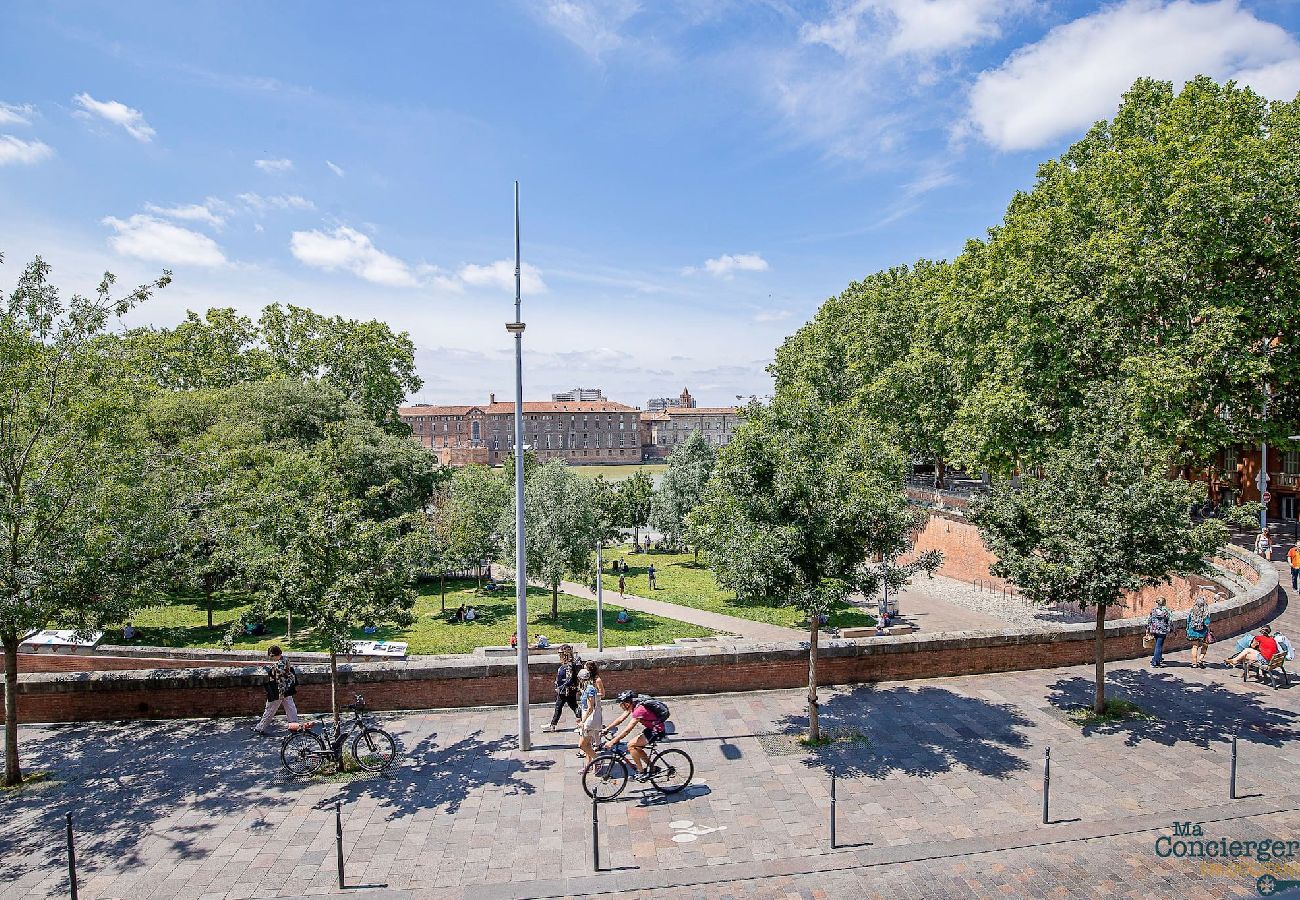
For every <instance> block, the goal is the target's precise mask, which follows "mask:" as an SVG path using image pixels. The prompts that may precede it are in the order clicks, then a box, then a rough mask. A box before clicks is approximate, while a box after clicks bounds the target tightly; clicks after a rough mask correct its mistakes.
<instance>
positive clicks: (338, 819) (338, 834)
mask: <svg viewBox="0 0 1300 900" xmlns="http://www.w3.org/2000/svg"><path fill="white" fill-rule="evenodd" d="M334 848H335V850H336V851H337V853H338V862H339V889H340V890H342V888H343V804H342V803H339V802H337V801H336V802H335V803H334Z"/></svg>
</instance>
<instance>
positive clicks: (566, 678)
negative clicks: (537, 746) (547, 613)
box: [542, 644, 581, 731]
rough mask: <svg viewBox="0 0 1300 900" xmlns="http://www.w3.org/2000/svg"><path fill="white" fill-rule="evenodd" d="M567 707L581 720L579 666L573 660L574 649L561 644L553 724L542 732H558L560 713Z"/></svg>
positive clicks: (556, 677)
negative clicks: (579, 708)
mask: <svg viewBox="0 0 1300 900" xmlns="http://www.w3.org/2000/svg"><path fill="white" fill-rule="evenodd" d="M566 705H567V706H568V707H569V709H571V710H573V715H574V717H575V718H581V716H580V715H579V713H578V666H577V665H576V664H575V660H574V658H573V648H572V647H571V646H569V645H568V644H561V645H560V667H559V669H557V670H556V671H555V713H554V714H553V715H552V716H551V724H549V725H547V726H546V727H544V728H543V729H542V731H555V730H556V727H557V726H558V725H559V724H560V713H561V712H563V711H564V707H565V706H566Z"/></svg>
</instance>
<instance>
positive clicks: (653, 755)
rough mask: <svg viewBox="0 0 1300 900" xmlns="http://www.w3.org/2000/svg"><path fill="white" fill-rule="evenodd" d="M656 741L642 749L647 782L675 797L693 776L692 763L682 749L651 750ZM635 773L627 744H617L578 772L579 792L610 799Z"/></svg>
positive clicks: (693, 768)
mask: <svg viewBox="0 0 1300 900" xmlns="http://www.w3.org/2000/svg"><path fill="white" fill-rule="evenodd" d="M659 740H661V738H656V739H655V740H653V741H651V742H650V743H649V745H648V746H647V747H646V751H647V753H648V754H649V756H650V783H651V784H652V785H654V786H655V789H656V790H658V791H661V792H662V793H665V794H676V793H677V792H678V791H680V790H682V789H683V788H685V787H686V786H687V785H688V784H690V783H691V779H692V778H694V777H695V763H694V762H692V761H691V758H690V756H689V755H688V754H687V753H686V751H685V750H678V749H677V748H676V747H672V748H669V749H668V750H655V744H656V743H658V741H659ZM635 771H636V766H634V765H633V764H632V760H631V759H630V758H629V757H628V750H627V744H625V743H623V742H622V741H619V742H618V743H617V744H615V745H614V746H613V747H612V748H610V749H608V750H603V751H601V752H600V753H599V754H597V756H596V758H595V759H593V760H592V761H591V762H589V763H587V768H585V769H583V770H582V789H583V790H584V791H586V792H587V796H588V797H590V798H591V799H593V800H596V801H598V802H601V803H604V802H606V801H609V800H613V799H614V798H615V797H617V796H618V795H619V794H621V793H623V789H624V788H626V787H627V780H628V778H629V777H630V776H631V774H632V773H633V772H635Z"/></svg>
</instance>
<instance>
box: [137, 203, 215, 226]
mask: <svg viewBox="0 0 1300 900" xmlns="http://www.w3.org/2000/svg"><path fill="white" fill-rule="evenodd" d="M219 202H220V201H215V202H214V201H213V200H211V199H210V200H209V201H208V202H207V203H187V204H183V205H177V206H157V205H155V204H153V203H146V204H145V205H144V208H145V209H146V210H148V211H149V212H151V213H153V214H154V215H158V216H166V217H167V218H169V219H180V220H181V221H184V222H203V223H205V224H208V225H211V226H212V227H213V228H220V227H221V226H222V225H224V224H225V223H226V220H225V217H224V216H222V215H220V214H218V212H217V210H218V209H220V207H218V206H217V203H219ZM221 205H222V206H224V204H221Z"/></svg>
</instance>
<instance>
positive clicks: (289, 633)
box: [284, 609, 293, 644]
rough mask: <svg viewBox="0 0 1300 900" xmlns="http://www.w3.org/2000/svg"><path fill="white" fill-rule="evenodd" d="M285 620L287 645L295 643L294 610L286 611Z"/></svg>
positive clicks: (285, 640)
mask: <svg viewBox="0 0 1300 900" xmlns="http://www.w3.org/2000/svg"><path fill="white" fill-rule="evenodd" d="M284 619H285V623H286V625H285V629H284V642H285V643H286V644H292V643H293V610H291V609H286V610H285V611H284Z"/></svg>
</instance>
